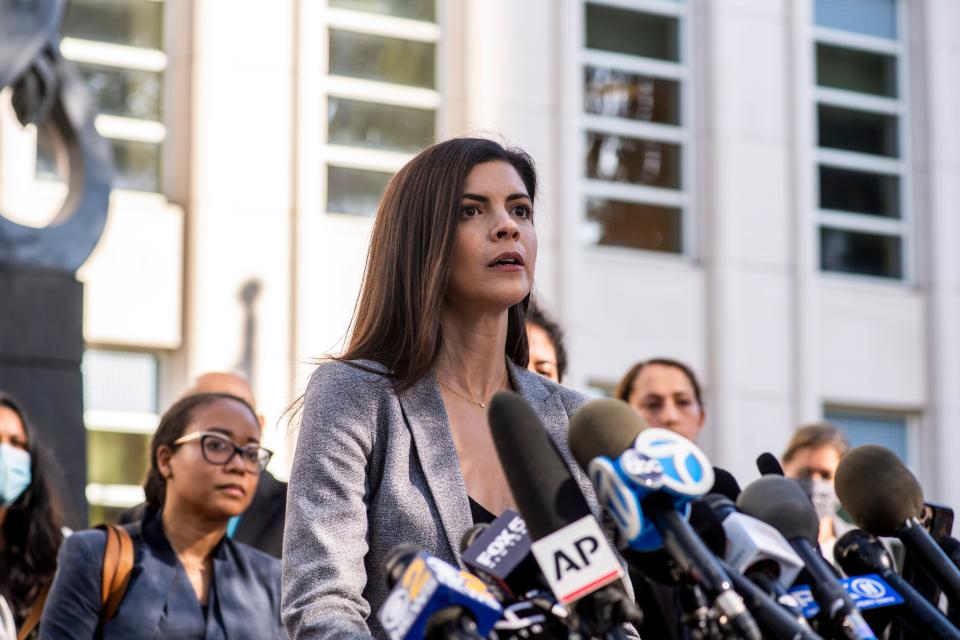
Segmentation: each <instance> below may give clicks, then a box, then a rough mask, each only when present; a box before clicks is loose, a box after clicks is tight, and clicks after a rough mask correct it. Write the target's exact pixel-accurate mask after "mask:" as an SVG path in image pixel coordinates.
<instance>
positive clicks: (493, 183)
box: [283, 138, 596, 640]
mask: <svg viewBox="0 0 960 640" xmlns="http://www.w3.org/2000/svg"><path fill="white" fill-rule="evenodd" d="M536 187H537V178H536V173H535V171H534V168H533V164H532V161H531V159H530V158H529V157H528V156H527V155H526V154H524V153H523V152H522V151H518V150H511V149H505V148H504V147H502V146H501V145H499V144H497V143H496V142H493V141H490V140H481V139H476V138H458V139H453V140H448V141H446V142H442V143H440V144H437V145H434V146H432V147H430V148H429V149H426V150H425V151H423V152H422V153H420V154H419V155H417V157H415V158H414V159H413V160H411V161H410V162H409V163H407V165H406V166H404V167H403V168H402V169H401V170H400V171H399V172H398V173H397V174H396V175H395V176H394V177H393V179H392V180H391V182H390V185H389V186H388V187H387V190H386V193H385V194H384V196H383V200H382V201H381V204H380V209H379V211H378V212H377V217H376V220H375V222H374V225H373V233H372V237H371V240H370V248H369V252H368V258H367V266H366V272H365V274H364V280H363V284H362V287H361V293H360V298H359V301H358V303H357V308H356V312H355V317H354V321H353V326H352V332H351V337H350V342H349V344H348V346H347V350H346V353H344V354H343V355H342V356H340V357H339V358H335V359H330V360H328V361H326V362H324V363H322V364H321V365H320V366H319V367H318V368H317V370H316V371H315V372H314V373H313V375H312V376H311V378H310V382H309V384H308V385H307V390H306V393H305V397H304V402H303V414H302V419H301V422H300V433H299V441H298V443H297V449H296V455H295V457H294V461H293V470H292V472H291V475H290V484H289V493H288V498H287V521H286V530H285V531H284V544H283V565H284V575H283V582H284V597H283V601H284V613H283V616H284V622H285V623H286V625H287V629H288V631H289V632H290V635H291V637H294V638H304V639H305V638H309V639H311V640H319V639H321V638H330V639H334V638H335V639H336V640H343V639H361V638H371V637H378V638H379V637H384V635H385V631H384V629H383V628H382V627H381V626H380V624H379V621H378V619H377V612H378V610H379V609H380V607H381V606H382V605H383V604H384V601H385V599H386V597H387V593H388V588H387V582H386V579H385V577H384V572H383V567H384V560H385V558H386V557H387V555H388V553H389V552H390V550H391V549H392V548H393V547H395V546H396V545H398V544H400V543H410V544H413V545H415V546H416V547H417V548H418V549H422V550H424V551H426V552H428V553H430V554H432V555H434V556H437V557H439V558H440V559H442V560H444V561H446V562H449V563H453V564H456V563H457V562H458V560H459V545H460V540H461V538H462V536H463V534H464V532H465V531H467V529H469V528H470V527H471V526H472V525H473V524H474V523H477V522H489V521H490V520H491V519H492V518H493V516H494V515H499V514H500V513H502V512H503V510H504V509H506V508H507V507H514V508H515V503H514V498H513V494H512V492H511V489H510V486H509V485H508V483H507V479H506V475H505V473H504V470H503V468H502V466H501V464H500V461H499V458H498V456H497V452H496V449H495V447H494V443H493V437H492V435H491V432H490V425H489V424H488V423H487V406H488V403H489V402H490V399H491V398H492V397H493V396H494V394H496V393H497V392H498V391H501V390H504V389H511V390H513V391H516V392H517V393H518V394H520V395H521V396H523V398H524V399H525V400H526V401H527V402H528V403H529V404H530V405H531V407H532V408H533V410H534V411H535V412H536V413H537V415H538V416H539V418H540V420H541V422H542V423H543V424H544V426H545V428H546V429H547V431H548V432H549V434H550V436H551V437H552V438H553V440H554V442H555V443H556V444H557V446H558V448H559V450H560V452H561V454H562V455H563V456H564V459H565V461H566V463H567V466H568V467H569V468H571V470H572V474H573V476H574V477H575V478H576V479H577V480H578V481H579V483H580V486H581V488H582V489H583V491H584V493H585V494H586V495H587V498H588V500H590V501H591V504H592V506H593V507H594V508H596V500H595V499H594V498H593V492H592V488H591V487H590V483H589V480H587V479H586V478H585V476H584V475H583V473H582V472H580V470H579V469H578V468H577V465H576V462H575V461H574V460H573V458H572V455H571V454H570V452H569V450H568V448H567V444H566V441H567V438H566V430H567V424H568V419H569V415H570V413H572V412H573V411H574V410H575V409H576V408H577V407H579V406H580V405H581V404H582V403H583V402H584V400H585V398H584V396H582V395H581V394H579V393H577V392H575V391H571V390H569V389H565V388H564V387H561V386H559V385H558V384H556V383H554V382H551V381H550V380H547V379H546V378H544V377H543V376H541V375H538V374H536V373H533V372H531V371H528V370H527V369H526V365H527V360H528V345H527V336H526V333H525V329H524V324H525V323H524V316H525V312H526V309H527V305H528V302H529V297H530V291H531V288H532V286H533V276H534V267H535V265H536V259H537V234H536V230H535V228H534V217H535V216H534V212H533V203H534V197H535V196H536Z"/></svg>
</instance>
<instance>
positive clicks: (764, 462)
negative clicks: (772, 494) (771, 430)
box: [757, 451, 783, 476]
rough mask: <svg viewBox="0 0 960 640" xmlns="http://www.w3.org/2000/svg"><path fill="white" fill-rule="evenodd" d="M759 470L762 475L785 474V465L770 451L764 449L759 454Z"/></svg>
mask: <svg viewBox="0 0 960 640" xmlns="http://www.w3.org/2000/svg"><path fill="white" fill-rule="evenodd" d="M757 471H759V472H760V475H762V476H782V475H783V467H782V466H780V461H779V460H777V457H776V456H775V455H773V454H772V453H770V452H769V451H764V452H763V453H761V454H760V455H759V456H757Z"/></svg>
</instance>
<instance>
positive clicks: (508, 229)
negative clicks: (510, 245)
mask: <svg viewBox="0 0 960 640" xmlns="http://www.w3.org/2000/svg"><path fill="white" fill-rule="evenodd" d="M493 236H494V238H495V239H496V240H503V239H504V238H518V237H520V227H519V225H517V221H516V220H514V218H513V216H511V215H510V213H509V212H508V211H507V210H506V209H501V210H500V211H498V212H497V213H496V215H495V216H494V225H493Z"/></svg>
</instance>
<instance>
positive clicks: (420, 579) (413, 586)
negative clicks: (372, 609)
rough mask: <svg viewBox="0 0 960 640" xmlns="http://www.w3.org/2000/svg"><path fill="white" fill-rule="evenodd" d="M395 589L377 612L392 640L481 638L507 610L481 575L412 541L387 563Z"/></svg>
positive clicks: (389, 580)
mask: <svg viewBox="0 0 960 640" xmlns="http://www.w3.org/2000/svg"><path fill="white" fill-rule="evenodd" d="M384 569H385V573H386V578H387V586H389V587H391V589H392V591H391V592H390V595H389V596H387V599H386V601H385V602H384V603H383V606H382V607H380V610H379V611H378V612H377V618H378V619H379V620H380V624H381V625H382V626H383V628H384V630H385V631H386V632H387V635H388V636H390V638H391V640H408V639H409V640H412V639H413V638H423V639H424V640H448V639H456V640H483V638H486V637H487V634H489V633H490V631H491V630H492V629H493V626H494V624H495V623H496V622H497V620H499V619H500V616H501V614H502V613H503V609H502V607H501V606H500V604H499V603H498V602H497V600H496V598H494V597H493V595H492V594H491V593H490V592H489V591H488V590H487V586H486V585H485V584H484V583H483V581H481V580H480V579H479V578H476V577H474V576H472V575H470V574H469V573H467V572H465V571H460V570H459V569H457V568H456V567H453V566H451V565H449V564H447V563H446V562H444V561H443V560H441V559H440V558H436V557H434V556H431V555H430V554H428V553H425V552H422V551H418V550H417V549H416V548H415V547H413V546H411V545H399V546H397V547H394V548H393V549H391V550H390V552H389V553H388V554H387V559H386V561H385V562H384Z"/></svg>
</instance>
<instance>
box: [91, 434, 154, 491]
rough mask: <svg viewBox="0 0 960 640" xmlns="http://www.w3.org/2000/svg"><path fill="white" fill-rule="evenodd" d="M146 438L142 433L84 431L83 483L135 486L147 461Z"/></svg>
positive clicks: (148, 457)
mask: <svg viewBox="0 0 960 640" xmlns="http://www.w3.org/2000/svg"><path fill="white" fill-rule="evenodd" d="M150 438H151V436H150V435H148V434H144V433H123V432H119V431H97V430H95V429H88V430H87V469H89V472H88V478H87V482H89V483H91V484H127V485H138V484H140V483H141V482H143V475H144V473H145V472H146V470H147V466H148V465H149V463H150Z"/></svg>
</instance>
